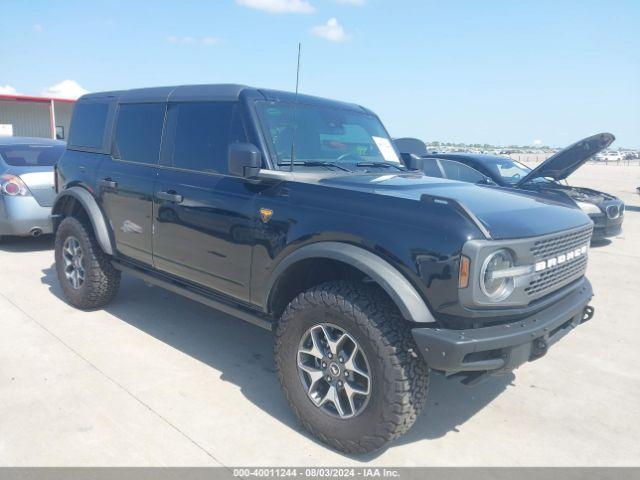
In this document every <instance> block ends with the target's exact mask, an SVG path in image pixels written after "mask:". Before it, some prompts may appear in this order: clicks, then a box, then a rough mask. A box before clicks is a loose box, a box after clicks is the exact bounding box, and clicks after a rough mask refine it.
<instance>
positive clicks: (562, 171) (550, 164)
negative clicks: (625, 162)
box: [517, 133, 616, 186]
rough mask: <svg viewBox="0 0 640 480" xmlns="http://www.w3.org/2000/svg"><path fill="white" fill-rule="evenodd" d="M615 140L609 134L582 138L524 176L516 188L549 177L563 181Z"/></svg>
mask: <svg viewBox="0 0 640 480" xmlns="http://www.w3.org/2000/svg"><path fill="white" fill-rule="evenodd" d="M615 139H616V137H614V136H613V135H612V134H610V133H598V134H597V135H593V136H591V137H587V138H583V139H582V140H580V141H579V142H576V143H574V144H573V145H569V146H568V147H567V148H565V149H564V150H560V151H559V152H558V153H556V154H554V155H552V156H550V157H549V158H547V159H546V160H545V161H544V162H542V163H541V164H540V165H538V166H537V167H536V168H534V169H533V170H531V171H530V172H529V173H528V174H527V175H525V176H524V177H523V178H522V179H521V180H520V181H519V182H518V185H517V186H520V185H524V184H525V183H527V182H530V181H531V180H533V179H534V178H543V177H550V178H553V179H554V180H564V179H565V178H567V177H568V176H569V175H571V174H572V173H573V172H575V171H576V170H577V169H578V168H580V167H581V166H582V165H583V164H584V163H585V162H586V161H587V160H589V159H590V158H591V157H592V156H594V155H595V154H596V153H599V152H601V151H602V150H604V149H605V148H607V147H608V146H609V145H611V144H612V143H613V141H614V140H615Z"/></svg>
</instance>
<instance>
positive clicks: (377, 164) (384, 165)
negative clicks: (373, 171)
mask: <svg viewBox="0 0 640 480" xmlns="http://www.w3.org/2000/svg"><path fill="white" fill-rule="evenodd" d="M356 167H382V168H390V167H394V168H397V169H398V170H400V171H401V172H406V171H407V169H406V168H403V167H401V166H400V165H396V164H395V163H388V162H359V163H356Z"/></svg>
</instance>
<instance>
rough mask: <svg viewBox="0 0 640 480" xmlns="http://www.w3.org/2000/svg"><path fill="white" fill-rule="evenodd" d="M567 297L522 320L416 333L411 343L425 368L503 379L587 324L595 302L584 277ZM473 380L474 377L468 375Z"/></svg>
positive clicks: (422, 330) (419, 329) (430, 329)
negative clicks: (421, 357) (592, 301)
mask: <svg viewBox="0 0 640 480" xmlns="http://www.w3.org/2000/svg"><path fill="white" fill-rule="evenodd" d="M581 282H582V283H581V284H580V285H579V286H578V287H577V288H575V289H574V290H572V292H571V293H569V294H568V295H567V296H566V297H564V298H562V299H561V300H559V301H558V302H556V303H554V304H553V305H551V306H549V307H547V308H545V309H544V310H541V311H539V312H537V313H535V314H533V315H531V316H529V317H527V318H525V319H523V320H519V321H517V322H512V323H507V324H503V325H496V326H491V327H483V328H473V329H467V330H448V329H440V328H414V329H413V330H412V333H413V338H414V339H415V341H416V344H417V345H418V348H419V350H420V353H421V354H422V356H423V357H424V359H425V361H426V363H427V365H428V366H429V367H430V368H432V369H434V370H440V371H443V372H445V373H446V374H447V375H452V374H456V373H461V372H467V373H471V374H474V375H473V377H477V376H479V375H483V374H486V373H490V374H499V373H505V372H509V371H511V370H514V369H515V368H517V367H519V366H520V365H522V364H523V363H525V362H527V361H530V360H535V359H536V358H539V357H541V356H543V355H544V354H545V353H546V352H547V349H548V348H549V347H550V346H551V345H553V344H554V343H555V342H557V341H558V340H560V339H561V338H562V337H564V336H565V335H566V334H567V333H569V332H570V331H571V330H572V329H573V328H575V327H577V326H578V325H580V324H581V323H583V322H585V321H587V320H589V319H590V318H591V316H592V315H593V308H592V307H588V303H589V301H590V300H591V297H593V290H592V288H591V284H590V283H589V281H588V280H587V279H586V278H583V279H582V280H581ZM469 378H472V376H469Z"/></svg>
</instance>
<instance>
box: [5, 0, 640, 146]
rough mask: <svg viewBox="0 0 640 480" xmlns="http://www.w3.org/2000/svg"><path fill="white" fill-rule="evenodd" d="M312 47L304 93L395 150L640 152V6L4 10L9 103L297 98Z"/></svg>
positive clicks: (34, 3)
mask: <svg viewBox="0 0 640 480" xmlns="http://www.w3.org/2000/svg"><path fill="white" fill-rule="evenodd" d="M298 41H300V42H302V44H303V47H302V49H303V50H302V72H301V91H302V92H304V93H309V94H314V95H320V96H327V97H331V98H337V99H340V100H347V101H353V102H357V103H361V104H363V105H366V106H367V107H369V108H371V109H372V110H374V111H376V112H377V113H378V114H379V115H380V116H381V118H382V120H383V122H384V123H385V124H386V125H387V128H388V129H389V130H390V132H391V134H392V135H393V136H417V137H420V138H422V139H425V140H440V141H455V142H466V143H485V142H486V143H493V144H527V145H528V144H532V143H533V142H534V141H535V140H540V141H541V142H542V143H544V144H548V145H554V146H562V145H567V144H569V143H572V142H573V141H575V140H577V139H579V138H581V137H584V136H587V135H589V134H592V133H596V132H599V131H610V132H612V133H614V134H615V135H616V136H617V138H618V141H617V142H616V144H614V146H624V147H640V1H638V0H628V1H622V0H620V1H617V0H610V1H588V0H585V1H571V0H561V1H544V0H540V1H526V2H525V1H515V0H511V1H497V0H496V1H492V0H484V1H419V0H396V1H391V0H209V1H195V0H182V1H176V0H173V1H164V0H155V1H153V2H151V1H147V2H142V1H136V0H127V1H122V0H114V1H110V2H106V1H105V2H99V1H95V2H90V1H74V0H65V1H64V2H60V1H38V0H30V1H28V2H25V1H19V0H2V15H1V16H0V91H5V92H6V91H12V90H16V91H18V92H20V93H25V94H41V93H43V92H51V91H52V90H51V89H50V87H52V86H55V85H56V84H59V83H60V82H62V81H63V80H72V81H73V82H77V84H79V85H80V86H81V87H82V88H84V89H86V90H89V91H100V90H111V89H121V88H133V87H143V86H155V85H173V84H184V83H221V82H234V83H246V84H249V85H255V86H263V87H269V88H277V89H284V90H293V89H294V87H295V61H296V50H297V42H298ZM73 87H74V84H73V83H72V82H71V83H65V84H63V85H62V86H59V87H58V88H57V89H56V88H54V89H53V91H54V92H58V93H65V92H66V91H69V89H70V88H71V90H73ZM72 93H73V92H72Z"/></svg>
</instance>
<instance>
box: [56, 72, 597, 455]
mask: <svg viewBox="0 0 640 480" xmlns="http://www.w3.org/2000/svg"><path fill="white" fill-rule="evenodd" d="M410 167H411V165H404V164H403V163H402V162H401V158H400V156H399V153H398V151H397V150H396V147H395V146H394V144H393V143H392V141H391V139H390V137H389V134H388V133H387V131H386V130H385V128H384V126H383V125H382V123H381V122H380V120H379V119H378V117H377V116H376V115H375V114H374V113H372V112H371V111H369V110H367V109H366V108H363V107H361V106H359V105H353V104H348V103H341V102H336V101H331V100H326V99H321V98H315V97H311V96H302V95H301V96H296V95H294V94H291V93H285V92H278V91H272V90H263V89H256V88H249V87H245V86H240V85H202V86H180V87H167V88H149V89H140V90H130V91H117V92H107V93H96V94H89V95H85V96H84V97H82V98H81V99H80V100H79V101H78V102H77V104H76V107H75V111H74V114H73V120H72V124H71V130H70V137H69V144H68V148H67V150H66V152H65V153H64V155H63V157H62V159H61V160H60V162H59V163H58V165H57V173H56V188H57V190H58V196H57V199H56V201H55V204H54V206H53V212H52V213H53V220H54V222H53V223H54V228H55V231H56V239H55V260H56V268H57V274H58V278H59V281H60V284H61V286H62V289H63V290H64V294H65V295H66V298H67V299H68V301H69V302H70V303H71V304H72V305H74V306H76V307H78V308H81V309H95V308H100V307H102V306H104V305H106V304H107V303H109V302H110V301H111V300H113V298H114V297H115V295H116V293H117V290H118V285H119V281H120V275H121V273H122V272H125V273H128V274H132V275H137V276H139V277H141V278H143V279H144V280H145V281H147V282H149V283H152V284H155V285H159V286H161V287H164V288H167V289H169V290H172V291H174V292H177V293H179V294H182V295H185V296H187V297H189V298H191V299H194V300H197V301H200V302H203V303H205V304H208V305H210V306H212V307H214V308H216V309H218V310H221V311H223V312H226V313H228V314H231V315H234V316H236V317H238V318H240V319H243V320H247V321H249V322H251V323H254V324H257V325H260V326H262V327H264V328H268V329H273V330H274V331H275V357H276V367H277V371H278V376H279V378H280V382H281V383H282V388H283V390H284V393H285V396H286V398H287V400H288V401H289V403H290V404H291V407H292V409H293V411H294V413H295V415H296V416H297V417H298V418H299V420H300V422H301V423H302V425H303V426H304V427H305V428H306V429H307V430H309V431H310V432H312V433H313V434H314V435H316V436H317V437H318V438H320V439H321V440H322V441H323V442H326V443H328V444H330V445H331V446H333V447H335V448H336V449H339V450H342V451H345V452H368V451H371V450H374V449H377V448H379V447H381V446H383V445H384V444H385V443H386V442H388V441H389V440H392V439H394V438H396V437H398V436H399V435H401V434H402V433H404V432H405V431H407V430H408V429H409V428H410V427H411V425H412V424H413V423H414V421H415V419H416V417H417V416H418V414H419V413H420V411H421V409H422V408H423V406H424V404H425V399H426V393H427V385H428V378H429V372H430V371H431V370H433V371H436V372H440V373H443V374H445V375H447V376H449V377H456V378H458V379H460V380H461V381H463V382H465V383H469V384H470V383H474V382H477V381H478V380H480V379H483V378H485V377H487V376H490V375H495V374H501V373H504V372H508V371H511V370H513V369H514V368H516V367H517V366H519V365H520V364H522V363H524V362H526V361H529V360H533V359H536V358H538V357H541V356H542V355H544V354H545V353H546V352H547V349H548V348H549V346H550V345H551V344H553V343H554V342H556V341H557V340H558V339H560V338H561V337H562V336H563V335H564V334H566V333H567V332H569V331H570V330H571V329H573V328H574V327H575V326H577V325H579V324H581V323H582V322H584V321H586V320H588V319H589V318H591V316H592V314H593V309H592V308H591V307H589V306H588V302H589V300H590V299H591V297H592V295H593V293H592V289H591V286H590V284H589V282H588V280H587V279H586V278H585V276H584V275H585V270H586V267H587V254H588V245H589V240H590V237H591V233H592V222H591V221H590V220H589V218H588V217H587V216H586V215H585V214H584V213H582V212H581V211H580V210H579V209H578V208H577V207H576V206H575V205H574V204H573V202H571V201H570V200H568V199H567V200H564V199H562V198H558V199H549V198H545V197H542V196H539V195H537V194H536V193H535V192H524V193H522V194H518V193H513V192H509V191H505V190H504V189H499V188H496V187H493V186H491V185H472V184H469V183H461V182H455V181H450V180H445V179H441V178H433V177H427V176H424V175H423V174H422V173H421V172H417V171H415V170H411V168H410ZM142 301H144V300H142Z"/></svg>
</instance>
